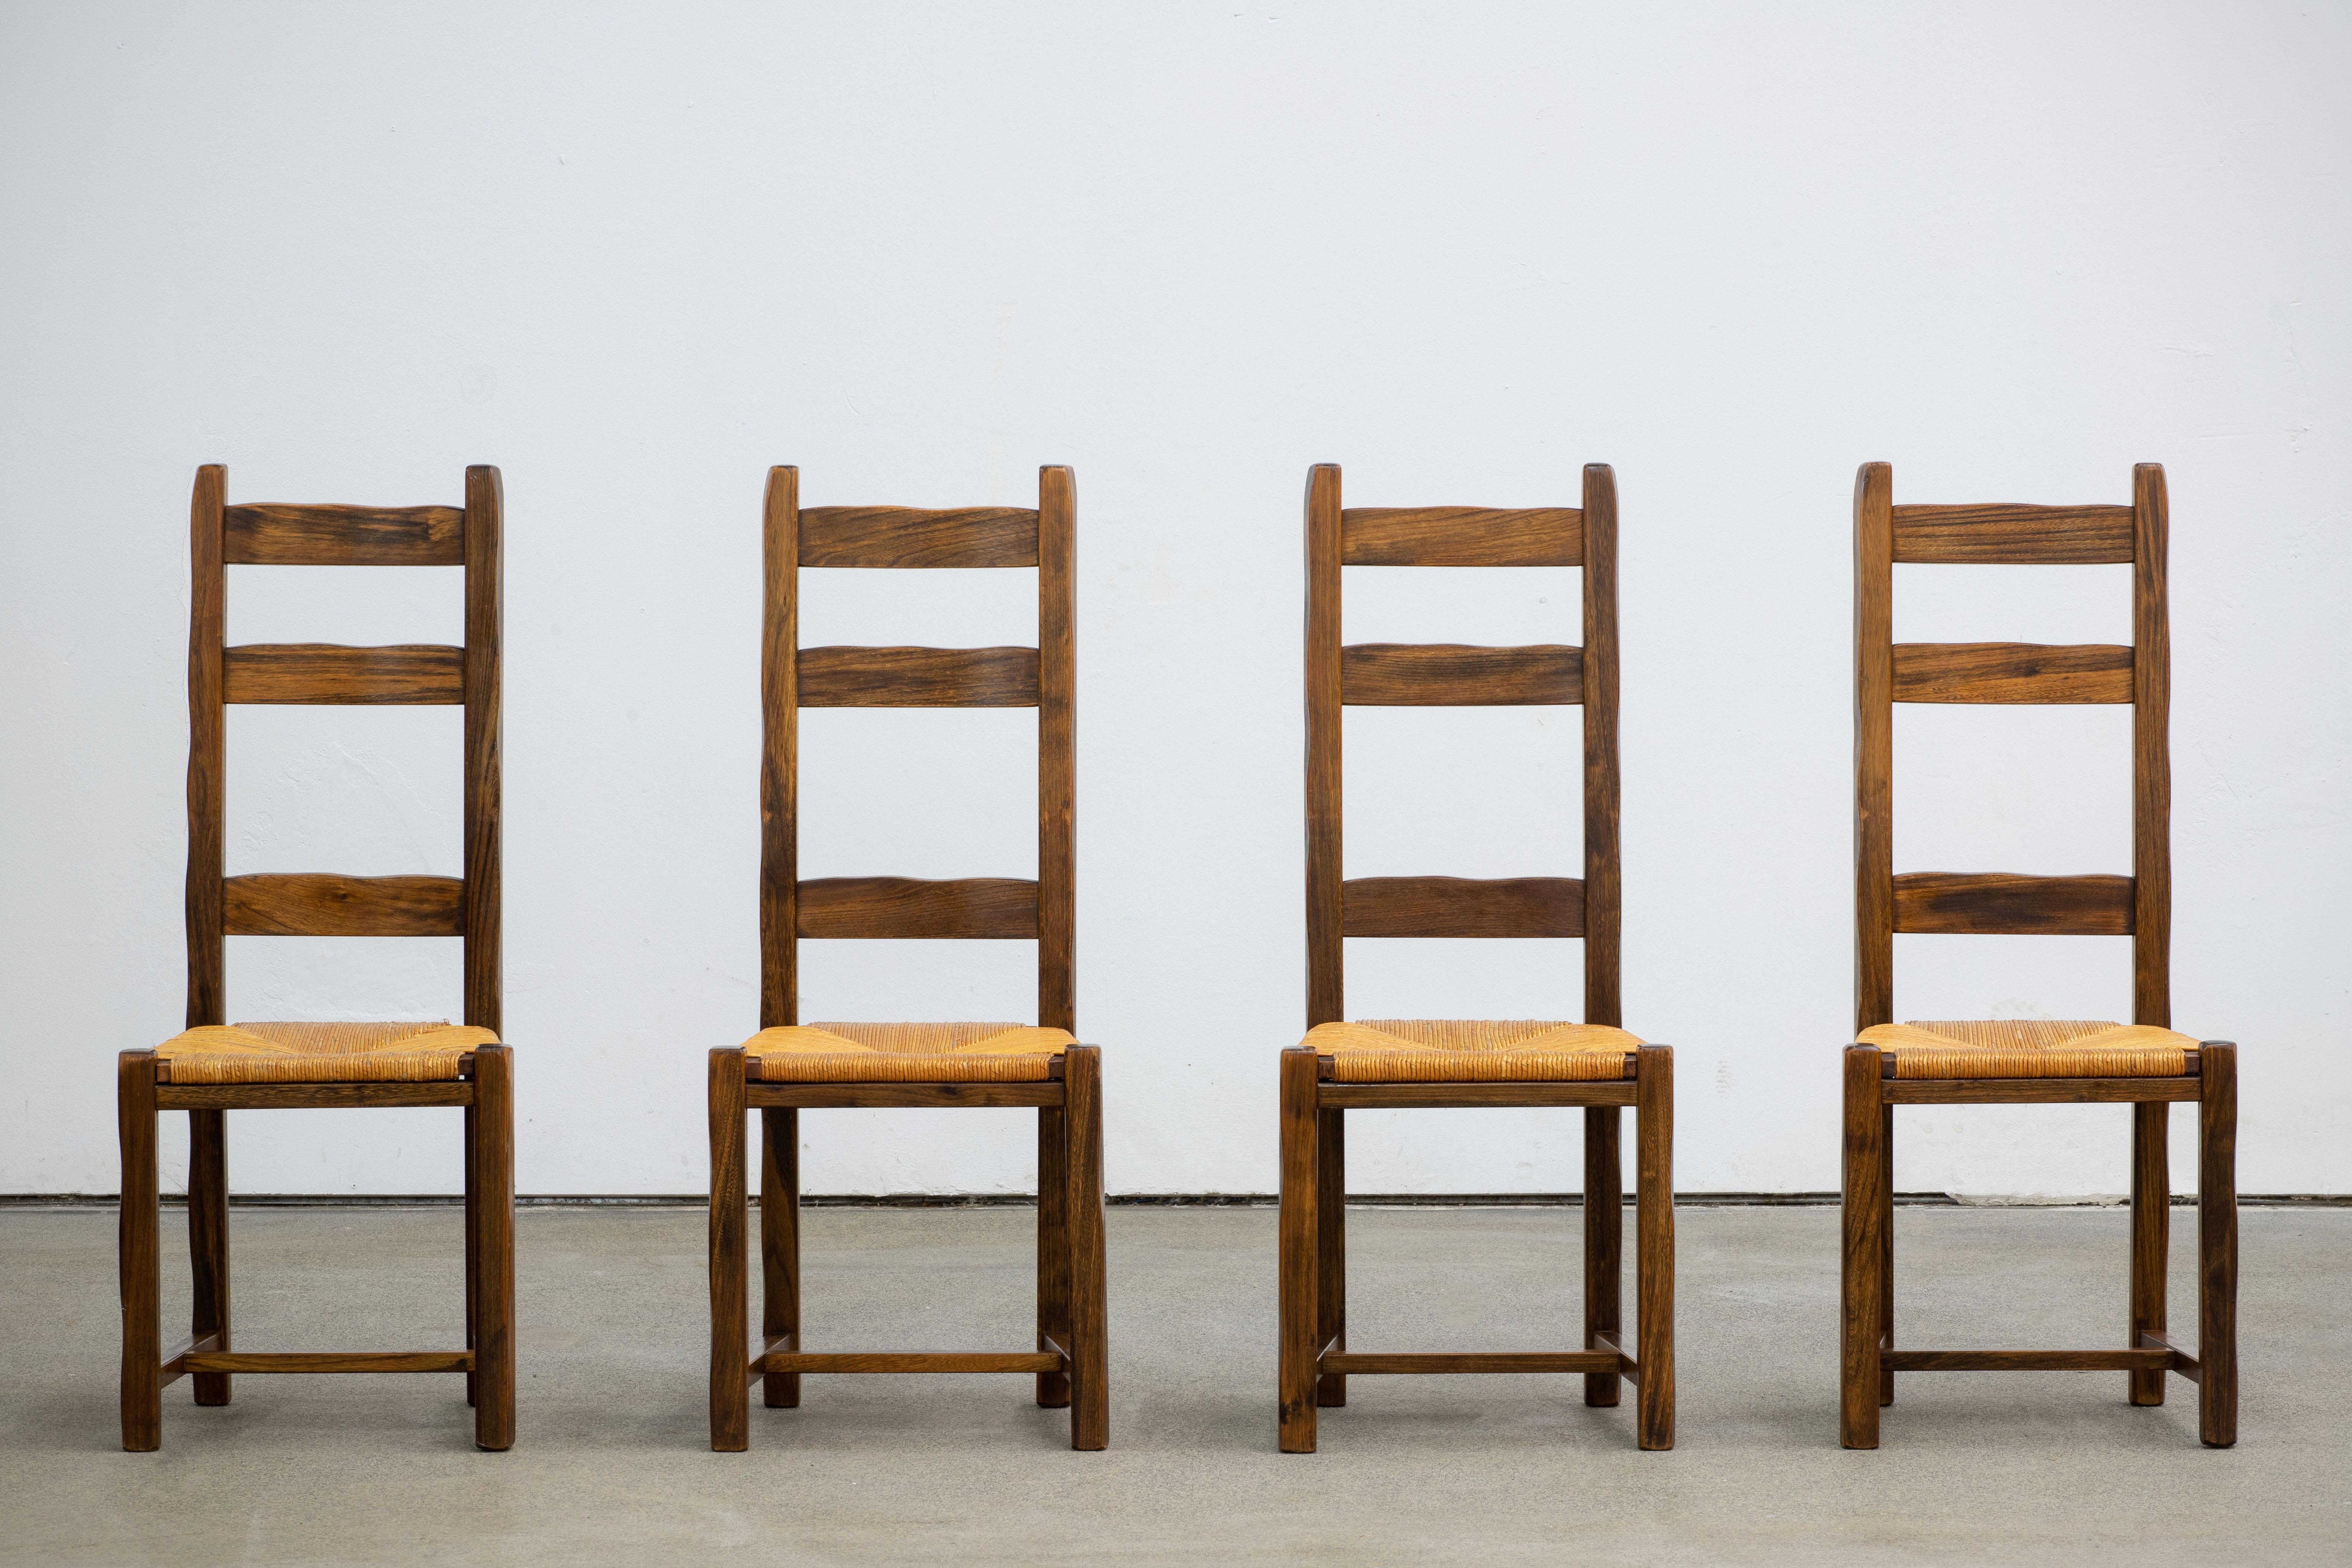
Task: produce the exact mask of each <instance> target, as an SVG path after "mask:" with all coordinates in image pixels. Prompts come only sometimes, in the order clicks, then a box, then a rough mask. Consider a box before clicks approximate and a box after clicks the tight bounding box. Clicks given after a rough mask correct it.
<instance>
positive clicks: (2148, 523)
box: [1853, 463, 2172, 1032]
mask: <svg viewBox="0 0 2352 1568" xmlns="http://www.w3.org/2000/svg"><path fill="white" fill-rule="evenodd" d="M2165 527H2166V522H2165V496H2164V468H2163V467H2162V465H2160V464H2157V463H2142V464H2140V465H2139V466H2137V468H2134V469H2133V470H2132V500H2131V504H2130V505H2129V506H2006V505H2000V506H1896V505H1895V477H1894V470H1893V469H1892V468H1889V467H1888V466H1887V465H1886V464H1885V463H1865V464H1864V465H1863V467H1862V470H1861V472H1860V473H1859V474H1857V475H1856V476H1855V478H1854V485H1853V641H1854V649H1853V671H1854V676H1853V705H1854V720H1853V773H1854V776H1853V796H1854V798H1853V809H1854V815H1853V865H1854V970H1853V975H1854V987H1853V1013H1854V1028H1855V1030H1856V1031H1857V1032H1859V1031H1861V1030H1863V1029H1867V1028H1871V1027H1873V1026H1876V1025H1879V1024H1889V1023H1893V1022H1894V1021H1895V1018H1894V1014H1895V932H1896V931H1935V932H1946V933H1952V932H1962V933H1981V934H2011V935H2074V936H2129V937H2130V938H2131V939H2132V1021H2133V1022H2134V1023H2137V1024H2153V1025H2156V1026H2159V1027H2163V1028H2169V1027H2171V1025H2172V1000H2171V977H2170V968H2169V965H2170V950H2171V939H2172V846H2171V817H2172V763H2171V760H2170V755H2169V752H2168V743H2167V729H2168V715H2169V710H2170V701H2171V695H2170V694H2171V679H2172V677H2171V658H2172V656H2171V645H2170V641H2169V638H2168V633H2167V631H2166V627H2165V599H2164V551H2165ZM1898 561H1900V562H1937V563H1969V564H1979V565H2086V564H2093V563H2129V564H2130V565H2131V567H2132V646H2131V647H2113V646H2106V645H2099V644H2086V645H2082V646H2077V647H2045V646H2042V645H2040V644H2035V643H1899V644H1898V643H1897V642H1895V628H1894V591H1895V563H1896V562H1898ZM1897 702H2128V703H2130V704H2132V874H2131V875H2130V876H2128V877H2118V876H2084V877H2029V876H2021V875H2017V874H2014V873H2011V872H2005V871H1991V872H1978V873H1973V874H1961V875H1955V874H1951V873H1948V872H1941V871H1915V872H1910V873H1907V874H1906V875H1904V876H1900V877H1898V876H1896V875H1895V825H1894V820H1893V817H1892V816H1891V812H1892V810H1893V797H1894V771H1895V710H1894V705H1895V703H1897Z"/></svg>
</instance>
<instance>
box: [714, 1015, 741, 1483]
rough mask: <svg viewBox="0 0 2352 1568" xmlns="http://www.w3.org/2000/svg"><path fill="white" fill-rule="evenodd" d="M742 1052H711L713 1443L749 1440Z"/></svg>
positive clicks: (733, 1448) (735, 1449)
mask: <svg viewBox="0 0 2352 1568" xmlns="http://www.w3.org/2000/svg"><path fill="white" fill-rule="evenodd" d="M743 1111H744V1107H743V1051H742V1047H740V1046H738V1047H727V1048H724V1049H720V1050H715V1051H712V1052H711V1053H710V1447H711V1448H712V1449H713V1451H715V1452H718V1453H722V1454H737V1453H741V1452H742V1451H743V1450H744V1449H745V1448H747V1447H751V1352H750V1351H749V1350H748V1349H747V1347H746V1344H745V1341H746V1340H747V1339H748V1337H749V1336H750V1334H751V1307H750V1304H749V1303H748V1302H747V1301H745V1300H744V1291H745V1289H746V1287H747V1286H748V1285H749V1283H750V1280H749V1268H750V1266H749V1260H748V1259H747V1258H746V1257H745V1255H744V1240H743V1217H744V1216H743V1209H744V1202H745V1198H744V1192H743Z"/></svg>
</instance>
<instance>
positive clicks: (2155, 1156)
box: [2124, 1100, 2172, 1405]
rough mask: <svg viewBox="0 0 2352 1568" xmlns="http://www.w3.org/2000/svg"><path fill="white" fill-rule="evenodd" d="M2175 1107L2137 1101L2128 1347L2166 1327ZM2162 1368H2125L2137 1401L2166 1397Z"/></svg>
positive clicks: (2143, 1402)
mask: <svg viewBox="0 0 2352 1568" xmlns="http://www.w3.org/2000/svg"><path fill="white" fill-rule="evenodd" d="M2171 1110H2172V1108H2171V1107H2170V1106H2169V1105H2167V1104H2165V1103H2164V1102H2163V1101H2162V1100H2157V1101H2155V1102H2154V1103H2151V1104H2141V1105H2135V1106H2133V1107H2132V1186H2131V1219H2132V1223H2131V1310H2130V1313H2129V1316H2130V1319H2131V1324H2130V1330H2129V1337H2128V1338H2127V1339H2126V1340H2125V1342H2124V1343H2125V1345H2126V1348H2127V1349H2131V1350H2137V1349H2138V1348H2139V1343H2140V1341H2139V1337H2140V1335H2141V1334H2143V1333H2154V1334H2160V1333H2162V1332H2164V1271H2165V1262H2166V1256H2167V1254H2168V1253H2169V1252H2170V1250H2171V1226H2172V1214H2171V1205H2172V1172H2171V1167H2170V1163H2169V1160H2168V1151H2167V1149H2166V1147H2165V1142H2166V1135H2167V1132H2168V1123H2169V1121H2170V1116H2169V1113H2170V1111H2171ZM2167 1375H2168V1374H2167V1373H2161V1372H2131V1373H2125V1374H2124V1377H2125V1380H2126V1384H2128V1386H2129V1394H2130V1399H2131V1402H2132V1403H2133V1404H2134V1405H2161V1404H2163V1403H2164V1380H2165V1378H2166V1376H2167Z"/></svg>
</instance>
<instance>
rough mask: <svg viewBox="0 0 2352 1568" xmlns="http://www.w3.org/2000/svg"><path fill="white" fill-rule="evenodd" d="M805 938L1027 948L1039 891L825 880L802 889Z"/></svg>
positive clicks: (1001, 881) (901, 880)
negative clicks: (960, 941)
mask: <svg viewBox="0 0 2352 1568" xmlns="http://www.w3.org/2000/svg"><path fill="white" fill-rule="evenodd" d="M796 903H797V919H796V922H795V923H796V924H797V926H798V934H800V935H802V936H804V937H814V938H819V939H823V938H828V937H830V938H835V939H850V938H868V939H871V938H918V937H920V938H934V939H937V938H947V939H964V940H981V941H1021V940H1024V939H1028V938H1034V937H1035V936H1036V934H1037V884H1036V883H1034V882H1031V881H1024V880H1021V879H1016V878H1012V877H962V878H957V879H952V880H947V881H926V880H924V879H920V878H917V877H821V878H818V879H815V880H814V881H804V882H803V883H801V884H800V891H799V897H798V899H797V900H796Z"/></svg>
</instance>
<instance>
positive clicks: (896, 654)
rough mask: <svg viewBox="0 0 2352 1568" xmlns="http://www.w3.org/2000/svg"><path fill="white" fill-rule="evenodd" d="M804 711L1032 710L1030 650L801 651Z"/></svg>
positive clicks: (1033, 653)
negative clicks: (906, 709)
mask: <svg viewBox="0 0 2352 1568" xmlns="http://www.w3.org/2000/svg"><path fill="white" fill-rule="evenodd" d="M800 668H801V677H800V679H801V702H800V705H801V706H802V707H803V708H1034V707H1036V706H1037V650H1036V649H1035V648H1034V647H804V648H803V649H801V650H800Z"/></svg>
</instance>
